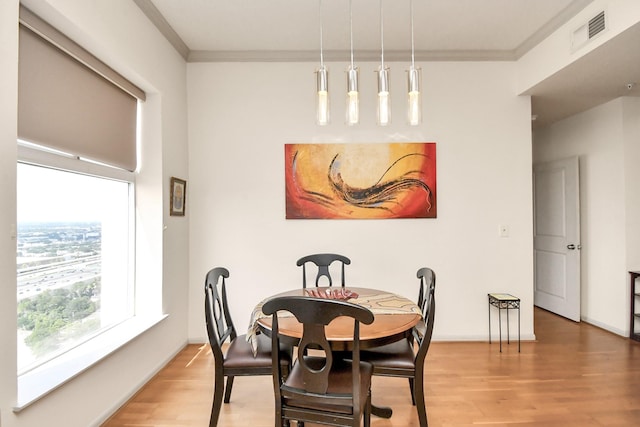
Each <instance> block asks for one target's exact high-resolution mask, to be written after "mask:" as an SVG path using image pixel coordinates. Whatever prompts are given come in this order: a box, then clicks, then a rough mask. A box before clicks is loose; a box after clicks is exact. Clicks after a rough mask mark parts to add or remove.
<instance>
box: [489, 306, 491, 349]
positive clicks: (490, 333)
mask: <svg viewBox="0 0 640 427" xmlns="http://www.w3.org/2000/svg"><path fill="white" fill-rule="evenodd" d="M489 344H491V298H489Z"/></svg>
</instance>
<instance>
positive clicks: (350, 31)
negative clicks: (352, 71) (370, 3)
mask: <svg viewBox="0 0 640 427" xmlns="http://www.w3.org/2000/svg"><path fill="white" fill-rule="evenodd" d="M351 3H352V0H349V33H350V38H351V68H353V10H352V7H351Z"/></svg>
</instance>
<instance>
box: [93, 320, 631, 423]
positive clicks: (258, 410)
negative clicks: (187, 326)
mask: <svg viewBox="0 0 640 427" xmlns="http://www.w3.org/2000/svg"><path fill="white" fill-rule="evenodd" d="M535 333H536V337H537V341H536V342H523V343H522V352H521V353H518V346H517V342H516V343H514V342H511V344H510V345H506V343H505V342H504V341H503V353H499V351H498V343H492V344H489V343H488V342H456V343H444V342H434V343H432V345H431V348H430V349H429V354H428V355H427V361H426V373H425V393H426V396H427V397H426V402H427V414H428V417H429V425H430V426H431V427H457V426H478V425H482V426H518V427H523V426H544V427H556V426H557V427H560V426H562V427H589V426H625V427H628V426H639V425H640V343H638V342H635V341H631V340H629V339H626V338H623V337H619V336H617V335H614V334H611V333H609V332H606V331H603V330H601V329H598V328H596V327H594V326H591V325H588V324H585V323H574V322H572V321H569V320H566V319H563V318H562V317H558V316H556V315H554V314H551V313H549V312H546V311H544V310H540V309H536V310H535ZM212 376H213V362H212V356H211V353H210V351H209V348H208V346H199V345H189V346H187V347H186V348H185V349H184V350H183V351H182V352H181V353H180V354H178V356H176V358H175V359H174V360H173V361H172V362H171V363H169V364H168V365H167V366H166V367H165V368H164V369H163V370H162V371H161V372H159V373H158V375H156V376H155V377H154V378H153V379H152V380H151V381H150V382H149V383H148V384H147V385H146V386H145V387H144V388H143V389H142V390H140V392H139V393H138V394H137V395H136V396H134V397H133V398H132V399H131V400H130V401H129V402H128V403H127V404H126V405H125V406H123V407H122V408H121V409H120V410H119V411H118V412H117V413H116V414H114V416H113V417H112V418H111V419H110V420H108V421H107V422H106V423H105V424H103V426H104V427H148V426H154V427H178V426H180V427H182V426H185V427H186V426H207V425H208V420H209V414H210V410H211V399H212V396H213V381H212ZM271 387H272V385H271V379H270V377H244V378H242V377H239V378H236V381H235V384H234V387H233V394H232V396H231V403H229V404H226V405H223V408H222V411H221V413H220V420H219V423H218V425H219V426H221V427H239V426H254V427H263V426H264V427H266V426H273V425H274V420H273V392H272V388H271ZM372 395H373V400H374V402H375V403H376V404H378V405H383V406H390V407H392V408H393V411H394V414H393V417H392V418H391V419H389V420H385V419H380V418H376V417H372V419H371V425H372V427H387V426H418V417H417V415H416V411H415V408H414V407H413V406H411V401H410V394H409V386H408V381H407V380H406V379H400V378H398V379H395V378H381V377H375V378H374V383H373V389H372Z"/></svg>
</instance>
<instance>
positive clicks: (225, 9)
mask: <svg viewBox="0 0 640 427" xmlns="http://www.w3.org/2000/svg"><path fill="white" fill-rule="evenodd" d="M133 1H134V2H135V3H136V4H137V5H138V6H139V7H140V9H141V10H142V11H143V12H144V13H145V14H146V15H147V16H148V17H149V18H150V19H151V21H152V22H153V23H154V24H155V25H156V26H157V27H158V29H159V30H160V31H161V32H162V33H163V34H164V35H165V37H166V38H167V39H168V40H169V41H170V42H171V43H172V44H173V46H174V47H175V48H176V50H177V51H178V52H179V53H180V54H181V55H182V56H183V57H184V58H185V60H187V61H189V62H202V61H319V56H320V54H319V51H320V40H321V38H320V27H322V44H323V52H324V59H325V61H345V60H347V59H348V58H349V52H350V31H349V26H350V21H351V23H352V26H353V49H354V57H355V60H356V62H357V61H358V60H360V61H372V60H379V59H380V46H381V36H380V2H379V1H372V0H351V1H352V8H351V20H350V13H349V1H346V0H323V1H322V2H321V3H320V1H319V0H269V1H265V0H181V1H175V0H133ZM592 1H593V0H535V1H532V0H428V1H424V0H423V1H420V0H415V1H414V2H413V20H414V50H415V59H416V61H435V60H480V61H482V60H516V59H518V58H519V57H520V56H522V55H523V54H524V53H526V52H527V51H528V50H529V49H531V48H532V47H533V46H535V45H536V44H537V43H539V42H540V41H542V40H543V39H544V38H545V37H547V36H548V35H550V34H551V33H552V32H553V31H555V30H556V29H558V28H559V27H560V26H561V25H563V24H564V23H566V22H567V21H568V20H569V19H570V18H572V17H573V16H574V15H576V14H577V13H578V12H580V11H581V10H582V9H584V7H585V6H587V5H588V4H589V3H591V2H592ZM320 5H321V6H320ZM382 7H383V17H384V26H383V28H384V54H385V60H389V61H398V60H401V61H405V60H409V59H410V55H411V2H410V0H402V1H400V0H394V1H391V0H386V1H383V3H382ZM321 24H322V25H321ZM636 27H638V28H635V27H634V28H632V29H630V30H628V31H626V32H624V33H622V34H621V35H619V36H617V37H615V38H614V39H612V40H611V41H609V42H608V43H607V44H606V49H596V50H594V51H593V52H592V53H590V54H588V55H586V56H584V57H583V58H582V59H580V60H578V61H576V62H575V63H573V64H571V65H570V66H568V67H566V68H565V69H564V70H562V71H560V72H558V73H556V74H555V75H553V76H551V77H550V78H548V79H547V80H545V81H543V82H541V83H540V84H538V85H537V86H535V87H534V88H532V89H531V90H530V91H529V92H528V94H529V95H531V96H532V113H533V115H534V116H536V117H537V119H536V120H535V121H534V122H533V124H534V127H537V126H543V125H546V124H549V123H552V122H554V121H557V120H560V119H562V118H566V117H568V116H570V115H573V114H575V113H578V112H581V111H584V110H586V109H589V108H591V107H593V106H596V105H599V104H601V103H603V102H607V101H609V100H611V99H614V98H617V97H619V96H622V95H634V96H635V95H640V85H639V87H635V86H634V87H633V88H632V89H631V90H628V89H627V83H631V82H639V83H640V54H638V53H635V54H630V52H637V51H638V50H637V48H636V46H638V43H639V42H640V26H638V25H637V26H636Z"/></svg>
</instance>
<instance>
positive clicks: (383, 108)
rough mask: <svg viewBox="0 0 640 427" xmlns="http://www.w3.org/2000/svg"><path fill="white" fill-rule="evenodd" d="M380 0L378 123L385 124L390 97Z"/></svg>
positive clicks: (389, 117) (389, 106) (388, 114)
mask: <svg viewBox="0 0 640 427" xmlns="http://www.w3.org/2000/svg"><path fill="white" fill-rule="evenodd" d="M382 1H383V0H380V67H379V68H378V71H377V74H378V79H377V80H378V114H377V119H378V124H379V125H380V126H387V125H388V124H389V123H390V122H391V98H390V96H389V67H386V66H385V65H384V12H383V9H382Z"/></svg>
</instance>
